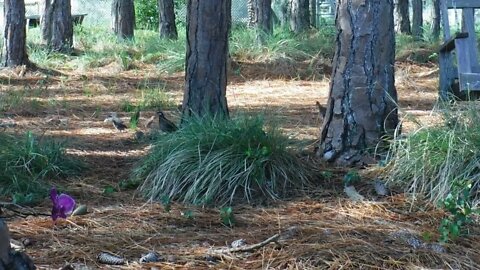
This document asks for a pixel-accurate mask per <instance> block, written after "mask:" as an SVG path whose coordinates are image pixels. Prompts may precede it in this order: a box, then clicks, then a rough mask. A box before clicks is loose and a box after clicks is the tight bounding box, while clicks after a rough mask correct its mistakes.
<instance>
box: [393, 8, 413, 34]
mask: <svg viewBox="0 0 480 270" xmlns="http://www.w3.org/2000/svg"><path fill="white" fill-rule="evenodd" d="M395 7H396V8H395V10H396V13H397V22H396V30H397V32H398V33H402V34H407V35H410V34H411V33H412V31H411V28H410V12H409V4H408V0H396V5H395Z"/></svg>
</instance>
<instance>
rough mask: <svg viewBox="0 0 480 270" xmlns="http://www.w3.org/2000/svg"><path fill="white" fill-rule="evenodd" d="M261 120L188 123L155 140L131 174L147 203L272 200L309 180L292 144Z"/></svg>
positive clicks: (304, 166) (193, 121) (214, 120)
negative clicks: (167, 199)
mask: <svg viewBox="0 0 480 270" xmlns="http://www.w3.org/2000/svg"><path fill="white" fill-rule="evenodd" d="M264 128H265V125H264V122H263V120H262V119H261V118H258V117H257V118H253V117H238V118H235V119H232V120H220V119H212V118H203V119H197V118H193V119H190V120H189V121H188V122H187V123H185V124H184V125H183V126H182V127H181V128H180V130H179V131H177V132H175V133H171V134H165V135H160V136H159V137H158V139H157V140H156V142H155V143H154V145H153V147H152V149H151V151H150V153H149V154H148V156H147V157H146V158H145V159H144V160H143V161H142V162H141V163H140V164H139V165H138V167H137V168H136V169H135V170H134V172H133V177H134V179H137V180H140V181H143V184H142V185H141V187H140V191H141V193H142V194H143V195H144V196H145V197H146V198H148V199H149V200H156V201H161V200H162V198H165V197H168V198H171V199H174V200H179V201H182V202H187V203H193V204H199V205H213V204H216V205H224V204H226V203H236V202H252V201H253V200H256V199H260V198H270V199H277V198H281V197H284V196H286V195H287V194H288V193H289V192H290V191H292V190H293V189H294V188H298V187H302V186H304V185H306V184H307V183H308V181H309V169H308V166H307V165H306V164H305V163H304V162H303V161H301V160H300V159H298V158H297V157H296V156H295V154H293V153H292V152H291V150H290V149H289V148H288V146H289V145H292V141H291V140H290V139H288V137H286V136H285V135H283V134H282V133H281V132H280V131H279V130H278V128H276V127H275V126H267V127H266V129H265V131H264Z"/></svg>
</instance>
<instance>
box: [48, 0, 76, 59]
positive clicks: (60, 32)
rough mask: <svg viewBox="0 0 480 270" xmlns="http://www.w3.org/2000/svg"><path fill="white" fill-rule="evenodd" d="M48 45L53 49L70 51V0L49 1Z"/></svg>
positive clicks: (71, 47)
mask: <svg viewBox="0 0 480 270" xmlns="http://www.w3.org/2000/svg"><path fill="white" fill-rule="evenodd" d="M51 8H52V17H51V20H52V22H51V24H50V25H51V27H52V29H51V39H50V42H49V45H50V47H51V48H52V49H53V50H54V51H62V52H70V51H71V50H72V49H73V22H72V6H71V3H70V0H53V1H52V3H51Z"/></svg>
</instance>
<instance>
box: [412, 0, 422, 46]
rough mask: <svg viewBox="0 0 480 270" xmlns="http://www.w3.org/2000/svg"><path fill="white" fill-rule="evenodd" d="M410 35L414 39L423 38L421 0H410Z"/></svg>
mask: <svg viewBox="0 0 480 270" xmlns="http://www.w3.org/2000/svg"><path fill="white" fill-rule="evenodd" d="M412 12H413V13H412V35H413V37H414V38H415V39H417V40H420V39H422V38H423V0H412Z"/></svg>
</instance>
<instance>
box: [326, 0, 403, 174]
mask: <svg viewBox="0 0 480 270" xmlns="http://www.w3.org/2000/svg"><path fill="white" fill-rule="evenodd" d="M379 22H381V23H379ZM336 27H337V30H338V34H337V38H336V49H335V57H334V66H333V71H332V81H331V84H330V94H329V98H328V103H327V111H326V115H325V120H324V123H323V126H322V131H321V135H320V144H319V148H318V149H317V155H319V156H321V157H323V159H325V160H326V161H329V162H332V163H335V164H337V165H342V166H355V165H364V164H366V163H370V162H371V161H373V159H372V154H373V152H374V151H375V147H376V146H377V145H378V143H379V142H381V140H382V137H383V136H384V135H389V134H392V133H393V131H394V130H395V128H396V127H397V124H398V115H397V107H396V101H397V94H396V90H395V86H394V60H395V36H394V31H393V28H394V22H393V0H363V1H358V0H339V1H338V2H337V15H336Z"/></svg>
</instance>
